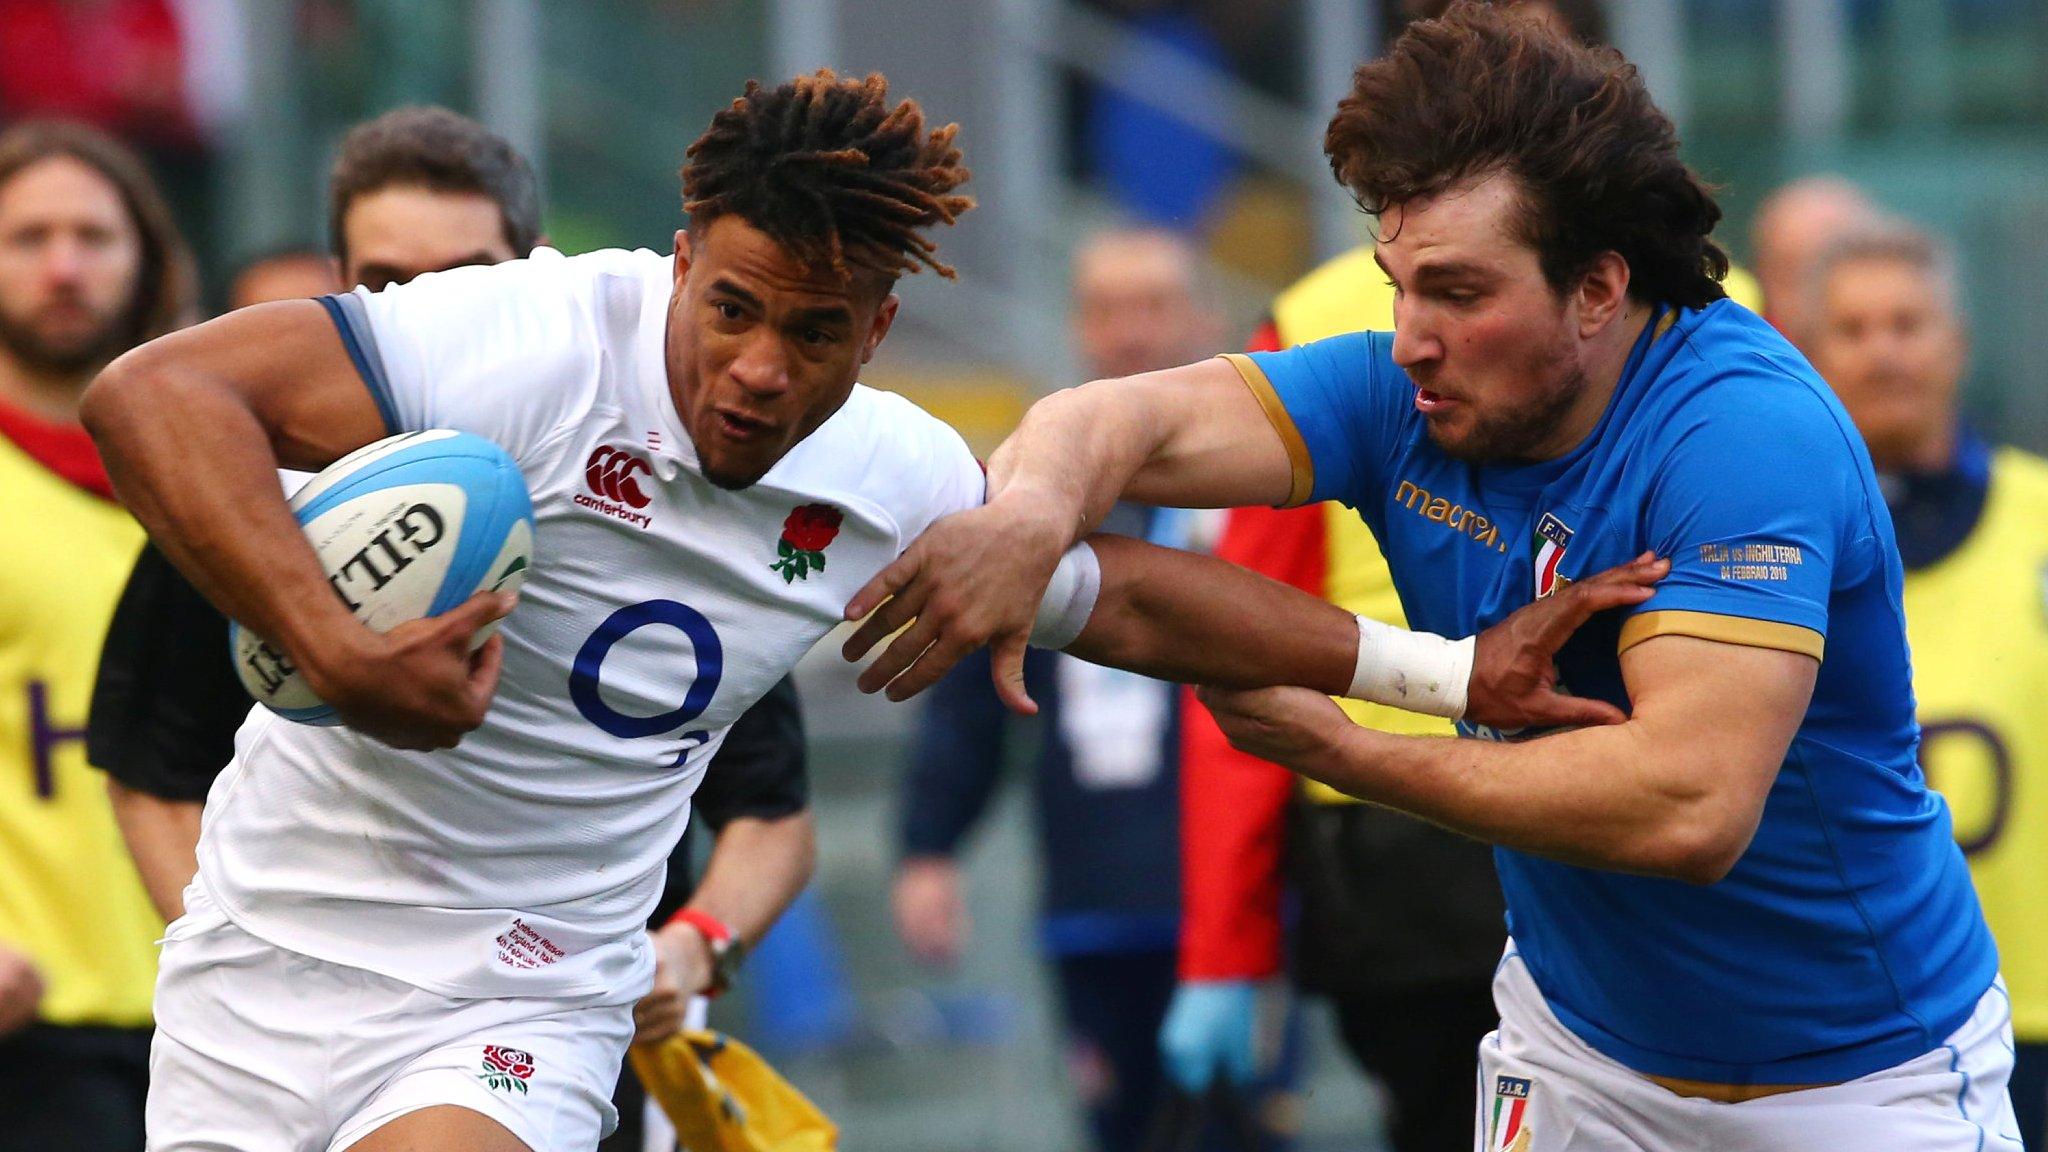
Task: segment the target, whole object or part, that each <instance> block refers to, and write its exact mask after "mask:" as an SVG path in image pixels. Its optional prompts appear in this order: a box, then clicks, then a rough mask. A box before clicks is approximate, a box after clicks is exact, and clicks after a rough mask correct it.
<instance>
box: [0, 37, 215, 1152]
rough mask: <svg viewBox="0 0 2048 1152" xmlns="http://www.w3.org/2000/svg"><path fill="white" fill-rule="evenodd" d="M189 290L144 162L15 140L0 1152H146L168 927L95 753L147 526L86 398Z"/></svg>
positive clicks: (7, 169) (7, 389)
mask: <svg viewBox="0 0 2048 1152" xmlns="http://www.w3.org/2000/svg"><path fill="white" fill-rule="evenodd" d="M9 31H10V33H11V31H12V29H10V30H9ZM191 295H192V278H191V268H190V261H189V259H188V257H187V254H186V252H185V248H184V241H183V240H182V239H181V238H180V237H179V236H178V234H177V231H176V230H175V228H174V227H173V226H172V224H171V219H170V213H169V210H168V209H167V208H166V207H165V206H164V203H163V200H162V198H161V196H160V195H159V194H158V192H157V190H156V187H155V185H154V184H153V183H152V182H151V180H150V177H149V175H148V173H147V172H146V171H145V169H144V168H143V165H142V162H141V160H140V159H139V158H138V157H137V156H135V155H134V154H133V153H131V152H130V151H129V150H128V149H126V148H125V147H123V146H122V145H120V144H118V143H116V142H115V141H113V140H112V139H110V138H108V137H106V136H103V135H101V134H100V133H99V132H97V131H95V130H93V129H90V128H86V127H83V126H80V125H72V124H60V123H52V122H31V123H26V124H21V125H17V126H15V127H14V128H11V129H9V130H7V131H6V132H5V133H0V531H4V532H5V534H6V536H7V538H8V539H10V540H13V541H17V542H18V544H17V545H16V546H15V547H13V548H10V549H9V551H8V562H7V566H6V575H5V577H4V578H0V769H4V773H5V777H6V780H5V787H6V789H7V792H8V796H7V802H6V803H4V804H0V1069H5V1073H6V1074H5V1076H4V1078H0V1149H24V1150H27V1149H37V1150H47V1149H52V1148H66V1149H73V1150H76V1152H101V1150H106V1152H133V1150H134V1149H137V1148H140V1147H142V1141H143V1122H142V1115H143V1100H144V1097H145V1094H146V1091H147V1084H148V1069H149V1042H150V1011H149V1007H150V994H151V990H152V986H153V984H154V981H155V974H156V951H155V943H154V942H155V940H156V939H157V937H158V936H159V935H160V934H161V933H162V929H163V921H162V920H161V919H160V918H158V917H157V915H156V914H155V912H154V911H153V910H152V909H151V907H150V904H149V899H148V897H147V896H146V895H145V894H144V892H143V888H142V885H141V883H140V882H139V881H138V879H137V878H136V875H135V867H134V865H133V864H132V863H131V862H130V861H129V859H128V854H127V851H126V850H125V849H124V848H123V847H122V844H121V837H120V833H119V832H118V831H117V829H116V828H115V824H114V816H113V813H112V812H111V811H110V810H109V808H108V805H107V795H106V792H105V791H104V790H103V789H102V788H101V787H100V784H99V781H98V779H97V778H96V777H95V776H93V775H92V774H91V773H90V772H89V771H88V770H87V765H86V757H85V748H84V742H83V739H82V738H83V736H84V735H85V714H86V702H87V699H88V696H89V694H90V692H91V690H92V681H93V669H94V666H95V664H96V663H97V657H98V652H99V639H100V637H101V635H103V634H104V633H105V631H106V627H107V618H108V615H109V614H110V613H111V612H112V611H113V607H114V600H115V597H116V596H117V595H118V593H119V591H120V587H121V580H122V577H123V576H125V575H126V573H127V571H128V568H129V565H130V564H132V563H133V562H134V558H135V552H136V550H137V549H138V548H140V547H141V545H142V530H141V528H140V527H138V526H137V525H136V523H135V522H134V521H133V520H132V519H130V518H129V516H128V514H127V512H126V511H124V510H123V509H122V508H121V506H120V505H119V504H118V503H116V502H115V500H114V494H113V488H112V485H111V484H110V483H109V482H108V479H107V474H106V471H105V469H104V468H103V467H102V466H101V464H100V459H99V456H98V454H97V453H96V452H95V451H94V449H93V446H92V442H91V441H90V440H89V439H88V438H87V437H86V434H85V430H84V429H83V428H81V427H80V426H79V424H78V399H79V395H80V393H82V392H83V391H84V389H85V386H86V384H87V383H89V382H90V381H91V380H92V378H93V376H94V374H96V373H97V372H98V371H99V370H100V369H101V368H102V367H104V366H105V365H106V363H107V362H108V361H109V360H111V359H113V358H114V357H115V356H117V355H119V354H120V353H122V352H124V351H126V350H127V349H129V348H131V347H134V346H135V345H136V344H139V343H141V342H142V341H144V340H147V339H149V338H151V337H154V336H157V335H160V334H162V333H164V332H166V331H168V330H170V329H171V328H172V327H173V326H175V324H176V323H177V320H178V318H179V317H181V316H182V315H183V314H184V313H185V312H186V310H187V308H188V307H189V304H190V301H191Z"/></svg>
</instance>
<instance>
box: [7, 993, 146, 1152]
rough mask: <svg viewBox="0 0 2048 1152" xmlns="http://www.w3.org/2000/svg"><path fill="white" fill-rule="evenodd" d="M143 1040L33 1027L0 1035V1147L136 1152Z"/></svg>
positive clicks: (16, 1151)
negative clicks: (6, 1035)
mask: <svg viewBox="0 0 2048 1152" xmlns="http://www.w3.org/2000/svg"><path fill="white" fill-rule="evenodd" d="M149 1038H150V1029H148V1028H59V1027H57V1026H55V1025H50V1024H36V1025H32V1026H30V1027H28V1028H25V1029H23V1030H22V1031H20V1032H17V1033H15V1034H14V1035H12V1036H9V1037H7V1038H5V1039H0V1152H50V1150H51V1149H58V1150H61V1152H142V1143H143V1130H142V1105H143V1101H144V1100H145V1099H146V1098H147V1096H148V1095H149Z"/></svg>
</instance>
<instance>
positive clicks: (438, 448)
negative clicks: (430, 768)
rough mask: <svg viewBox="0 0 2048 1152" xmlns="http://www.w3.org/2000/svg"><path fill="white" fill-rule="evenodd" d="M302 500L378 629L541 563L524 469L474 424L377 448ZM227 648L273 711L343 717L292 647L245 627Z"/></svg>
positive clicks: (347, 597)
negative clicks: (299, 665)
mask: <svg viewBox="0 0 2048 1152" xmlns="http://www.w3.org/2000/svg"><path fill="white" fill-rule="evenodd" d="M291 506H292V511H293V513H295V514H296V515H297V516H298V519H299V525H300V527H302V528H304V529H305V532H306V539H307V540H308V541H310V542H311V543H312V545H313V551H314V553H315V554H317V555H318V556H319V557H320V565H321V567H322V568H323V569H324V570H325V571H326V573H327V582H328V584H329V585H330V586H332V587H333V589H334V593H335V595H337V596H339V597H341V600H342V603H344V604H347V605H348V606H349V609H350V610H351V611H353V612H354V613H355V615H356V619H358V620H361V621H362V622H363V623H364V624H366V625H368V626H370V627H371V628H374V629H376V630H377V631H379V632H388V631H390V630H391V629H393V628H395V627H397V626H398V625H400V624H403V623H405V622H407V621H409V620H418V619H421V618H422V617H426V616H438V615H440V614H441V613H443V612H446V611H448V610H449V609H451V608H454V607H456V606H457V605H459V604H461V603H462V602H463V601H465V600H467V599H469V598H470V597H471V596H473V595H475V594H476V593H478V592H480V591H483V590H485V589H502V590H506V591H515V592H516V591H518V589H519V586H520V585H521V584H524V583H525V582H526V572H527V568H528V566H529V565H531V564H532V563H533V499H532V497H531V496H530V495H528V493H527V491H526V479H525V477H523V476H521V475H520V473H519V466H518V465H517V464H515V463H514V462H513V460H512V457H511V456H509V455H507V454H506V452H505V450H504V449H503V448H500V447H498V446H497V445H496V444H493V443H491V442H490V441H489V440H486V439H484V438H483V437H481V436H474V435H471V434H470V433H467V432H452V431H448V430H446V429H434V430H431V431H426V432H408V433H406V434H404V435H402V436H393V437H391V438H390V439H388V440H379V441H377V442H376V443H374V444H366V445H364V446H363V447H361V448H358V449H356V450H355V451H354V452H351V453H349V454H348V455H346V456H344V457H342V458H341V459H339V460H336V461H335V462H334V463H332V464H330V465H328V466H327V468H326V469H325V470H324V471H322V472H321V473H320V474H319V475H317V476H314V477H313V478H312V479H311V480H309V481H307V482H306V485H305V487H303V488H301V489H299V491H298V494H297V495H295V496H293V497H292V500H291ZM495 628H496V625H492V626H491V627H490V628H486V629H484V630H483V631H482V632H481V633H479V634H478V636H477V643H478V644H479V645H481V644H482V643H483V642H484V640H486V639H488V638H489V634H490V632H491V631H492V630H494V629H495ZM228 644H229V648H230V650H231V651H232V652H233V655H234V661H235V673H236V675H238V676H239V677H241V680H242V686H243V687H244V688H247V689H248V690H249V695H251V696H254V697H255V698H256V700H257V702H259V703H261V704H262V705H263V706H264V707H266V708H268V709H270V710H271V711H272V712H275V713H277V714H278V715H280V716H283V717H284V718H285V719H287V720H296V721H298V722H299V723H301V724H322V725H335V724H339V723H341V720H340V718H339V717H338V716H336V715H335V713H334V709H332V708H330V707H328V706H327V704H326V703H324V702H323V701H322V700H321V699H320V698H319V697H318V696H315V695H314V694H313V691H312V689H310V688H308V687H307V686H306V681H305V678H304V677H303V676H300V675H299V672H298V669H296V668H294V667H293V666H292V662H291V659H290V657H288V656H286V655H285V654H284V652H282V651H281V650H279V649H277V648H274V647H272V646H271V645H270V644H269V643H267V642H266V641H264V639H263V638H262V637H260V636H257V635H256V634H255V633H253V632H250V631H249V630H248V629H246V628H243V627H242V626H241V625H240V624H234V625H231V626H230V628H229V630H228Z"/></svg>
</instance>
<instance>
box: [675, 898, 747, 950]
mask: <svg viewBox="0 0 2048 1152" xmlns="http://www.w3.org/2000/svg"><path fill="white" fill-rule="evenodd" d="M668 922H669V924H671V925H675V924H688V925H689V926H690V927H692V928H695V929H696V930H697V931H699V932H702V933H703V934H704V939H706V940H709V941H711V945H712V947H713V948H714V949H717V948H720V947H723V946H724V945H727V944H730V943H732V929H730V928H728V927H726V926H725V923H724V922H723V921H721V920H720V919H719V918H718V917H716V916H713V915H712V914H711V913H709V912H704V911H700V910H698V909H696V908H684V909H682V910H681V911H679V912H677V913H676V914H675V915H673V916H671V917H669V918H668Z"/></svg>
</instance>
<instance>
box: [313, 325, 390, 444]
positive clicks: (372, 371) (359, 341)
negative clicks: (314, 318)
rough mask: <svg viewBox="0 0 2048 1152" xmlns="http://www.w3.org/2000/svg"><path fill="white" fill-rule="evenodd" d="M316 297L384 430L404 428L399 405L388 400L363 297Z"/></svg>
mask: <svg viewBox="0 0 2048 1152" xmlns="http://www.w3.org/2000/svg"><path fill="white" fill-rule="evenodd" d="M319 300H320V306H321V307H322V308H325V309H327V317H328V319H330V320H332V321H334V328H335V331H337V332H339V333H340V334H341V346H342V347H344V348H346V349H348V358H349V362H350V363H352V364H354V365H355V366H356V375H358V376H360V377H362V379H363V386H364V387H366V388H368V389H369V390H370V399H372V400H374V401H376V403H377V415H378V416H380V417H382V418H383V420H384V434H385V435H387V436H396V435H398V434H399V433H400V432H403V431H405V429H404V428H403V427H401V426H400V425H399V422H398V409H397V407H396V406H395V405H393V404H392V402H391V381H390V380H389V379H388V378H387V377H386V376H385V375H384V358H383V356H382V355H381V354H379V353H378V351H377V335H376V332H375V331H374V330H373V329H372V328H371V327H370V313H369V310H368V309H366V308H365V307H364V306H363V301H362V297H360V296H357V295H356V294H355V293H353V292H341V293H336V294H334V295H332V296H322V297H319Z"/></svg>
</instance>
